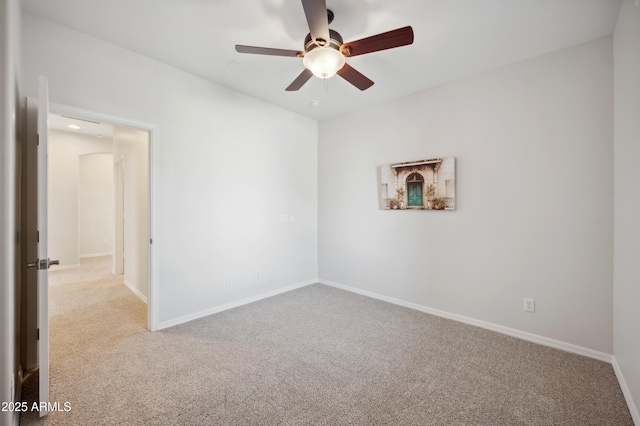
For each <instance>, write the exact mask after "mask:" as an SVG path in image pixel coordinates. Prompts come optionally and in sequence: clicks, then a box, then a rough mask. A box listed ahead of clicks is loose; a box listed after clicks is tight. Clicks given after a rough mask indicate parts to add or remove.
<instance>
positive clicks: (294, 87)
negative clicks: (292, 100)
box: [285, 68, 313, 92]
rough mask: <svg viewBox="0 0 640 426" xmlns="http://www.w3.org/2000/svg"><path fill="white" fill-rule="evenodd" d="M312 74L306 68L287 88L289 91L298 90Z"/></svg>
mask: <svg viewBox="0 0 640 426" xmlns="http://www.w3.org/2000/svg"><path fill="white" fill-rule="evenodd" d="M312 76H313V73H312V72H311V71H309V70H308V69H306V68H305V69H304V70H303V71H302V72H301V73H300V75H299V76H298V77H296V79H295V80H293V82H292V83H291V84H290V85H289V87H287V88H286V89H285V90H286V91H287V92H295V91H296V90H299V89H300V88H301V87H302V86H304V84H305V83H306V82H307V81H309V79H310V78H311V77H312Z"/></svg>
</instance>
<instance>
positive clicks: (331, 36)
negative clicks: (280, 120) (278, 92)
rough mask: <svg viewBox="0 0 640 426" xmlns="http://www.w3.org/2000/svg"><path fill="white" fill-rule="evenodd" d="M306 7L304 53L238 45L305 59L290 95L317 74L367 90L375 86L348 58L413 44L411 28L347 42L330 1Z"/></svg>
mask: <svg viewBox="0 0 640 426" xmlns="http://www.w3.org/2000/svg"><path fill="white" fill-rule="evenodd" d="M302 7H303V8H304V14H305V15H306V17H307V23H308V24H309V30H310V33H309V34H307V37H306V38H305V40H304V51H298V50H287V49H273V48H270V47H255V46H244V45H240V44H236V51H237V52H239V53H252V54H257V55H272V56H289V57H294V58H302V59H303V64H304V67H305V69H304V70H303V71H302V73H300V75H299V76H298V77H297V78H296V79H295V80H293V82H292V83H291V84H290V85H289V86H288V87H287V88H286V90H287V91H289V92H291V91H296V90H299V89H300V88H301V87H302V86H303V85H304V84H305V83H306V82H307V81H308V80H309V79H310V78H311V77H312V76H314V75H315V76H316V77H319V78H323V79H327V78H329V77H332V76H333V75H335V74H338V75H339V76H340V77H342V78H344V79H345V80H347V81H348V82H349V83H351V84H353V85H354V86H356V87H357V88H358V89H360V90H366V89H368V88H369V87H371V86H373V81H371V80H369V79H368V78H367V77H365V76H364V75H362V74H361V73H360V72H358V71H357V70H355V69H354V68H353V67H352V66H350V65H349V64H347V63H346V58H350V57H352V56H358V55H364V54H365V53H372V52H378V51H380V50H386V49H393V48H395V47H400V46H406V45H409V44H411V43H413V29H412V28H411V27H410V26H408V27H403V28H398V29H397V30H392V31H388V32H385V33H381V34H377V35H374V36H371V37H367V38H363V39H360V40H356V41H352V42H348V43H343V41H342V36H341V35H340V34H339V33H338V32H337V31H334V30H332V29H330V28H329V24H330V23H331V22H332V21H333V12H331V11H330V10H328V9H327V4H326V0H302Z"/></svg>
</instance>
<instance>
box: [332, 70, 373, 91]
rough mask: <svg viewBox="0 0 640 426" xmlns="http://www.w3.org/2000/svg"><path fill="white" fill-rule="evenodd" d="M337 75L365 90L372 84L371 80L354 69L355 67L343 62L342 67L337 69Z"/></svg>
mask: <svg viewBox="0 0 640 426" xmlns="http://www.w3.org/2000/svg"><path fill="white" fill-rule="evenodd" d="M338 75H339V76H340V77H342V78H344V79H345V80H347V81H348V82H349V83H351V84H353V85H354V86H356V87H357V88H358V89H360V90H367V89H368V88H369V87H371V86H373V81H371V80H369V79H368V78H367V77H365V76H364V75H362V74H361V73H360V72H358V71H356V69H355V68H353V67H352V66H350V65H349V64H344V66H343V67H342V69H341V70H339V71H338Z"/></svg>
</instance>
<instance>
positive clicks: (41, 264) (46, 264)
mask: <svg viewBox="0 0 640 426" xmlns="http://www.w3.org/2000/svg"><path fill="white" fill-rule="evenodd" d="M59 264H60V261H59V260H57V259H56V260H51V259H47V260H40V259H38V260H36V261H35V262H29V263H27V268H36V269H38V270H42V269H49V268H50V267H51V265H59Z"/></svg>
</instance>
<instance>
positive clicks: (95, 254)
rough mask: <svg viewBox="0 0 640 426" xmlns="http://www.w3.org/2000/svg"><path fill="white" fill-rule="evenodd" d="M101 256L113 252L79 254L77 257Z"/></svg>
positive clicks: (109, 254)
mask: <svg viewBox="0 0 640 426" xmlns="http://www.w3.org/2000/svg"><path fill="white" fill-rule="evenodd" d="M103 256H113V253H89V254H81V255H79V256H78V257H79V258H80V259H87V258H89V257H103Z"/></svg>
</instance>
